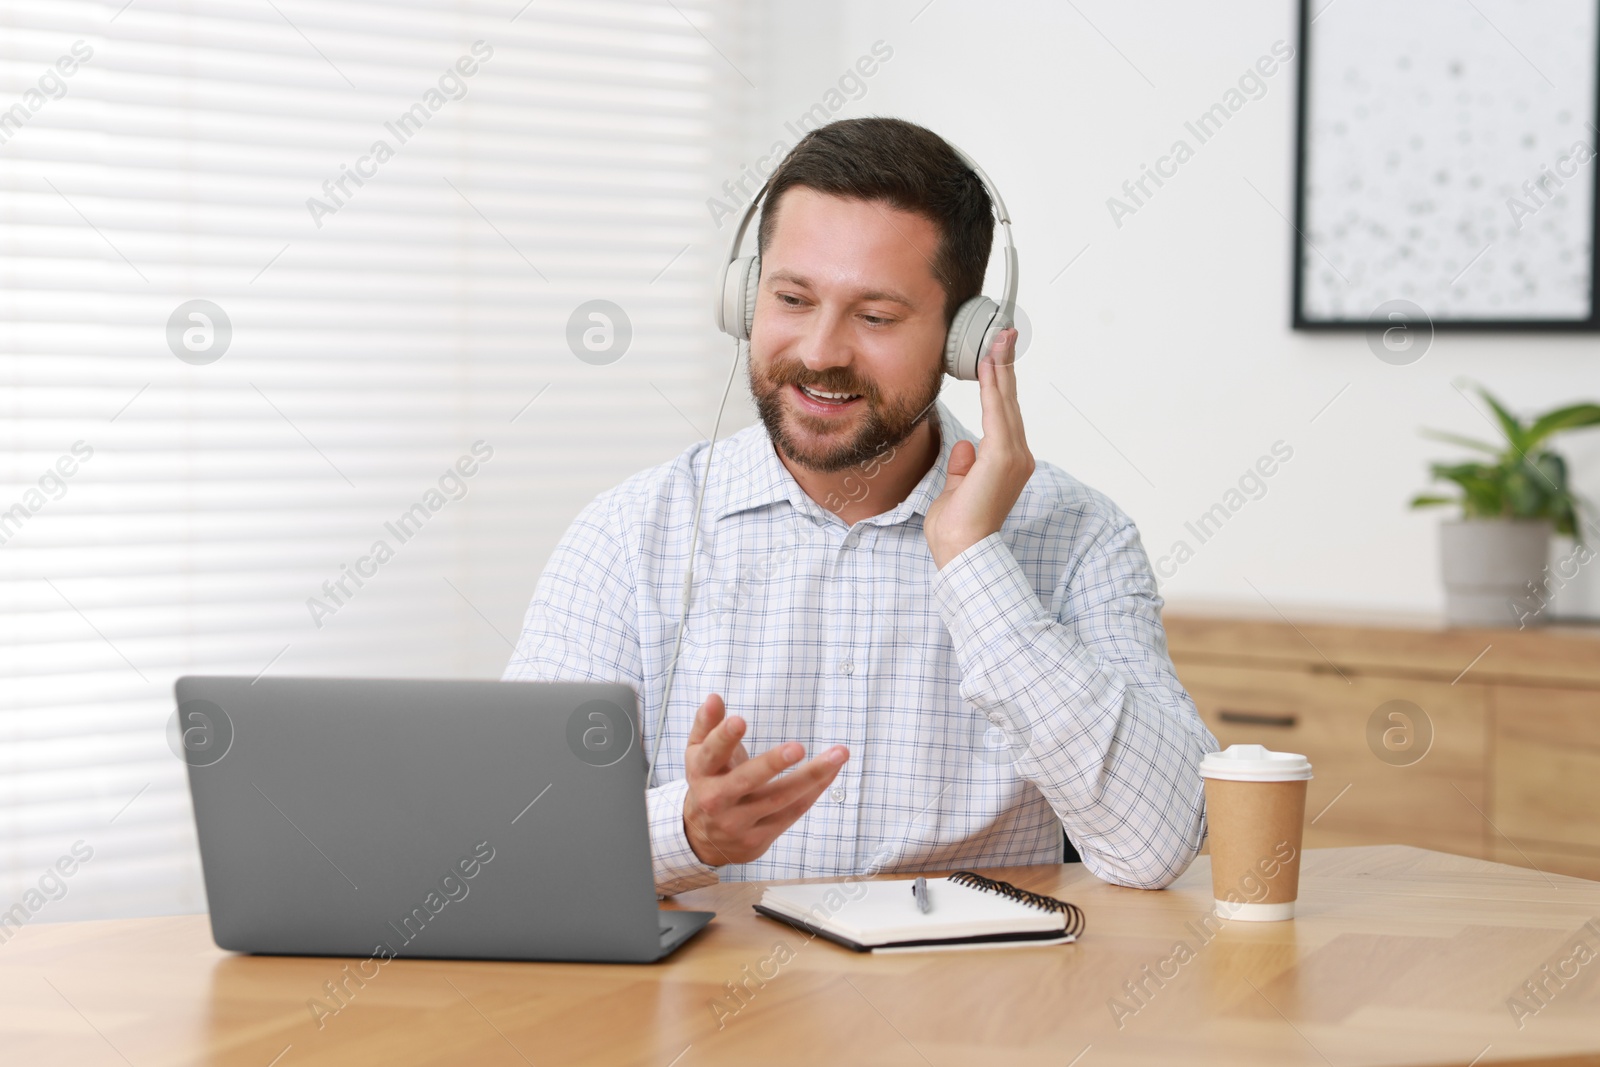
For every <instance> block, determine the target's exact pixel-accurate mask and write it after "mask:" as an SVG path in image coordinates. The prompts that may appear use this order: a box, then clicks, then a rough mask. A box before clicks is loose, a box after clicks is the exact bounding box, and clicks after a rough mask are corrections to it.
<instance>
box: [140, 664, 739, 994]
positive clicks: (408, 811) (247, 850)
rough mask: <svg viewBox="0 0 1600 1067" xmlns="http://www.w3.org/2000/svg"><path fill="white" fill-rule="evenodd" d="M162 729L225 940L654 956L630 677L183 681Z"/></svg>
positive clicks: (435, 953) (661, 925)
mask: <svg viewBox="0 0 1600 1067" xmlns="http://www.w3.org/2000/svg"><path fill="white" fill-rule="evenodd" d="M175 689H176V695H177V703H178V711H177V717H176V728H175V729H174V730H173V731H172V732H171V733H172V737H171V739H172V740H173V743H174V745H175V750H176V751H179V752H180V754H181V755H182V756H183V757H184V759H185V762H187V763H188V765H189V789H190V793H191V795H192V797H193V800H194V816H195V825H196V827H197V829H198V831H199V836H200V859H201V865H202V867H203V869H204V872H205V883H206V895H207V897H208V898H209V900H210V906H211V932H212V936H213V938H215V940H216V943H217V945H218V946H219V947H221V948H224V949H228V950H231V951H234V952H256V953H272V954H283V955H311V956H360V957H376V958H379V959H387V958H399V959H405V958H418V957H428V958H447V959H499V960H573V961H583V962H590V963H606V962H616V963H644V962H649V961H652V960H658V959H661V958H662V957H664V956H667V955H668V954H670V953H671V952H672V951H673V950H675V949H676V948H678V946H679V945H682V944H683V943H684V942H685V941H687V940H688V939H689V938H690V937H692V936H693V935H694V934H695V933H696V932H697V931H699V930H700V929H701V928H702V927H704V926H705V925H706V923H707V922H709V921H710V920H711V918H712V917H713V913H711V912H704V911H663V910H660V909H658V908H657V906H656V895H655V887H654V879H653V876H652V873H651V861H650V838H649V828H648V825H647V819H646V813H645V791H644V783H645V758H644V752H643V749H642V745H641V744H640V743H639V731H638V725H637V724H638V698H637V694H636V693H635V692H634V690H633V689H632V688H631V687H629V686H627V685H607V684H585V683H567V682H467V681H421V680H364V679H330V678H261V679H257V680H254V681H252V680H251V679H249V678H222V677H209V678H208V677H185V678H180V679H178V682H177V684H176V686H175Z"/></svg>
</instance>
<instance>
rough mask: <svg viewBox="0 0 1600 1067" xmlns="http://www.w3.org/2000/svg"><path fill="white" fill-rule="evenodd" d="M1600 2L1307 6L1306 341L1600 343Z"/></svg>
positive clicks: (1309, 2) (1301, 232) (1311, 1)
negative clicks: (1570, 337)
mask: <svg viewBox="0 0 1600 1067" xmlns="http://www.w3.org/2000/svg"><path fill="white" fill-rule="evenodd" d="M1597 65H1600V0H1405V2H1403V3H1396V2H1394V0H1301V5H1300V101H1299V124H1298V131H1297V137H1296V141H1297V144H1296V151H1297V154H1298V178H1297V185H1296V191H1295V228H1296V230H1297V238H1296V248H1295V262H1294V298H1293V299H1294V312H1293V323H1294V328H1295V329H1302V330H1316V329H1371V328H1372V327H1373V326H1374V324H1392V323H1411V322H1419V323H1421V322H1426V323H1428V324H1430V325H1431V326H1434V327H1444V328H1471V329H1491V330H1593V329H1597V328H1600V315H1597V312H1600V292H1597V284H1596V282H1597V272H1596V269H1595V248H1596V243H1597V237H1600V227H1597V218H1600V213H1597V211H1596V204H1595V188H1596V181H1595V175H1596V171H1597V170H1600V160H1597V159H1596V149H1597V147H1600V132H1597V123H1600V95H1597V94H1600V79H1597V77H1596V68H1597Z"/></svg>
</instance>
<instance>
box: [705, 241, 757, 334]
mask: <svg viewBox="0 0 1600 1067" xmlns="http://www.w3.org/2000/svg"><path fill="white" fill-rule="evenodd" d="M760 282H761V257H760V256H740V257H739V258H738V259H736V260H734V261H733V262H731V263H729V264H727V265H726V266H724V267H723V268H722V284H721V286H720V287H719V290H718V293H717V306H716V312H717V329H719V330H721V331H722V332H723V333H725V334H727V335H728V336H730V337H737V338H738V339H739V340H741V341H748V340H750V328H751V326H753V325H754V324H755V318H756V287H757V286H758V285H759V284H760Z"/></svg>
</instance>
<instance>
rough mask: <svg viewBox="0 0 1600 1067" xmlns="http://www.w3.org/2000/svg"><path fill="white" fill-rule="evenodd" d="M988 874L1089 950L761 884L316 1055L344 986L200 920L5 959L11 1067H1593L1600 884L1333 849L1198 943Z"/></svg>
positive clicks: (1091, 898) (392, 1010) (416, 1002)
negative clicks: (883, 933) (651, 932)
mask: <svg viewBox="0 0 1600 1067" xmlns="http://www.w3.org/2000/svg"><path fill="white" fill-rule="evenodd" d="M930 873H932V872H930ZM987 873H990V874H999V876H1001V877H1005V878H1008V879H1010V880H1011V881H1014V882H1016V883H1018V884H1020V885H1024V886H1026V887H1027V888H1030V889H1035V890H1039V891H1042V892H1047V893H1052V894H1055V895H1058V896H1062V897H1065V898H1067V899H1070V900H1073V901H1075V902H1077V903H1078V904H1079V905H1080V906H1082V907H1083V908H1084V910H1085V911H1086V912H1087V915H1088V933H1087V936H1086V937H1085V938H1084V940H1083V941H1082V942H1080V943H1079V944H1077V945H1070V946H1063V947H1052V948H1027V949H1004V950H983V951H967V952H944V953H931V954H919V955H900V956H881V957H873V956H867V955H857V954H855V953H852V952H849V951H846V950H844V949H842V948H839V947H837V946H835V945H832V944H830V943H828V942H826V941H822V940H820V939H818V940H808V939H807V937H806V936H805V935H804V934H801V933H800V932H798V931H795V930H792V929H790V928H788V927H784V926H780V925H778V924H775V923H772V922H770V921H768V920H766V919H762V918H760V917H758V916H757V915H755V914H754V913H753V912H752V911H751V910H750V904H751V903H752V902H753V901H755V900H756V899H757V897H758V896H759V895H760V889H761V884H760V883H737V882H735V883H727V884H723V885H718V886H711V887H708V888H705V889H700V890H696V891H694V892H691V893H685V894H683V895H682V896H680V897H678V898H676V900H675V903H676V905H677V906H680V907H685V908H710V909H713V910H715V911H717V912H718V913H719V914H718V918H717V919H716V921H715V922H713V923H712V925H711V926H710V927H709V928H708V929H707V930H706V931H705V932H704V933H702V934H701V935H700V936H699V937H698V938H696V939H695V940H694V941H691V942H690V943H689V944H688V945H686V946H685V947H684V948H682V949H680V950H679V952H678V953H677V954H676V955H675V956H674V957H673V958H671V959H670V960H668V961H667V962H665V963H661V964H655V965H649V966H600V965H588V964H582V965H579V964H518V963H457V962H433V961H410V960H396V961H393V962H390V963H388V964H386V965H385V966H384V967H383V968H382V969H381V970H380V971H378V972H377V974H376V976H375V977H373V978H371V979H370V980H369V981H367V982H366V983H365V985H364V986H357V985H356V984H355V983H354V982H348V983H347V985H348V988H350V989H351V990H352V992H351V994H350V996H349V997H348V1000H347V1002H346V1003H345V1006H344V1007H343V1008H342V1009H340V1010H339V1011H338V1012H337V1013H334V1014H328V1015H325V1016H324V1017H323V1018H322V1020H321V1027H320V1028H319V1026H318V1024H317V1022H316V1021H315V1016H314V1014H313V1012H312V1011H311V1010H310V1008H309V1007H308V1002H309V1001H310V1000H311V999H312V998H313V997H316V996H318V995H319V994H323V995H324V996H325V991H324V983H326V982H330V981H335V982H336V981H339V980H340V979H341V978H343V972H342V971H341V968H342V967H344V966H345V963H346V961H343V960H330V959H304V958H273V957H241V956H232V955H229V954H226V953H223V952H220V951H218V950H217V949H216V947H215V946H213V945H212V943H211V938H210V931H209V927H208V925H207V921H206V919H205V917H204V916H182V917H176V918H156V919H129V920H121V921H112V922H85V923H65V924H60V925H40V926H30V927H27V928H24V929H23V930H22V931H21V932H20V933H19V934H18V935H17V936H16V937H15V938H13V939H12V940H11V941H10V942H8V943H6V944H4V945H0V1003H3V1005H4V1006H3V1008H0V1062H3V1063H5V1064H6V1065H8V1067H9V1065H17V1064H43V1063H67V1064H73V1065H82V1067H92V1065H96V1064H110V1065H122V1064H133V1065H136V1067H145V1065H155V1064H212V1063H215V1064H230V1065H232V1064H239V1065H250V1067H268V1065H274V1067H300V1065H309V1064H329V1065H333V1064H337V1065H339V1067H361V1065H365V1064H472V1065H478V1064H485V1065H495V1064H507V1065H519V1064H525V1063H526V1064H539V1065H541V1067H542V1065H544V1064H571V1063H596V1064H644V1065H651V1067H696V1065H701V1064H756V1065H761V1067H767V1065H775V1064H790V1063H793V1064H872V1065H879V1064H883V1065H893V1064H907V1065H912V1064H939V1065H941V1067H942V1065H946V1064H949V1065H952V1067H953V1065H962V1067H967V1065H971V1064H1050V1065H1052V1067H1068V1065H1079V1067H1100V1065H1102V1064H1135V1063H1136V1064H1152V1065H1157V1064H1158V1065H1162V1067H1167V1065H1171V1064H1180V1063H1184V1064H1209V1063H1215V1064H1230V1065H1233V1064H1263V1065H1265V1064H1271V1065H1281V1064H1314V1065H1318V1067H1326V1065H1334V1067H1347V1065H1355V1064H1401V1063H1404V1064H1435V1063H1437V1064H1445V1063H1452V1064H1457V1065H1462V1067H1464V1065H1467V1064H1469V1063H1476V1064H1489V1063H1546V1064H1558V1063H1559V1064H1578V1063H1586V1064H1590V1063H1600V883H1595V882H1589V881H1584V880H1581V879H1577V878H1567V877H1562V876H1559V875H1552V876H1548V877H1546V876H1544V875H1542V874H1540V873H1539V872H1537V871H1533V870H1526V869H1522V868H1516V867H1509V866H1503V865H1500V864H1495V863H1489V862H1486V861H1482V860H1475V859H1468V858H1465V857H1459V856H1451V855H1446V854H1444V853H1438V852H1428V851H1425V850H1422V849H1416V848H1408V847H1404V846H1378V847H1367V848H1342V849H1324V850H1314V851H1308V852H1307V853H1306V854H1305V868H1304V872H1303V877H1302V881H1301V899H1300V909H1299V910H1300V914H1299V917H1298V918H1297V919H1296V920H1294V921H1293V922H1283V923H1255V924H1252V923H1238V922H1235V923H1229V924H1225V926H1224V927H1223V929H1221V930H1220V932H1215V933H1212V934H1210V935H1209V938H1208V939H1205V938H1202V937H1201V936H1197V933H1196V929H1197V928H1196V927H1195V926H1194V925H1192V924H1194V923H1195V922H1196V921H1197V920H1199V919H1201V918H1202V917H1204V916H1205V915H1206V914H1208V911H1209V908H1210V901H1211V884H1210V872H1209V867H1208V861H1207V858H1206V857H1201V858H1200V860H1199V861H1197V862H1196V863H1195V865H1194V866H1193V867H1192V868H1191V869H1190V870H1189V871H1188V872H1187V873H1186V874H1185V875H1184V877H1183V878H1182V879H1180V880H1179V882H1178V883H1177V884H1176V885H1175V886H1174V887H1173V888H1171V889H1170V890H1168V891H1165V892H1144V891H1140V890H1131V889H1121V888H1118V887H1115V886H1110V885H1106V884H1105V883H1103V882H1100V881H1098V880H1097V879H1095V878H1094V877H1093V876H1092V875H1090V874H1089V873H1088V872H1086V871H1085V870H1084V869H1083V868H1082V867H1081V866H1079V865H1076V864H1073V865H1067V866H1061V867H1017V868H1007V869H1002V870H1000V871H998V872H996V871H989V872H987ZM1586 924H1592V925H1586ZM1577 939H1587V945H1588V948H1589V949H1590V950H1592V952H1593V953H1594V954H1593V955H1589V956H1588V957H1587V960H1586V962H1582V963H1579V962H1573V958H1574V956H1575V953H1574V952H1573V951H1572V949H1571V947H1570V946H1572V945H1573V944H1574V942H1575V940H1577ZM1180 941H1182V942H1186V943H1187V946H1188V951H1187V952H1186V953H1176V954H1175V948H1176V945H1177V943H1178V942H1180ZM780 945H781V946H784V947H783V948H781V949H780V948H779V947H778V946H780ZM1576 955H1584V954H1582V953H1578V954H1576ZM1563 961H1566V962H1565V963H1564V962H1563ZM1546 964H1549V965H1550V967H1551V968H1552V970H1551V971H1550V972H1543V973H1541V968H1543V967H1544V966H1545V965H1546ZM1146 967H1148V968H1150V971H1149V972H1146V970H1145V968H1146ZM747 968H748V969H747ZM1558 970H1564V971H1566V972H1567V975H1568V977H1567V978H1566V979H1565V980H1564V982H1563V980H1562V979H1560V978H1551V977H1544V975H1545V974H1549V975H1554V974H1555V973H1556V971H1558ZM762 974H765V975H766V976H767V977H765V978H762V977H761V975H762ZM1151 975H1154V976H1155V977H1151ZM1163 975H1165V976H1166V977H1162V976H1163ZM752 976H753V977H752ZM1530 979H1532V980H1534V981H1535V982H1538V981H1540V980H1541V979H1542V980H1543V981H1544V983H1545V988H1546V989H1547V991H1548V996H1547V998H1542V999H1544V1003H1542V1004H1541V1003H1538V1002H1535V1001H1532V1000H1528V999H1527V998H1526V993H1525V991H1524V988H1523V983H1524V982H1525V981H1528V980H1530ZM741 982H744V983H745V988H746V989H747V990H749V992H745V993H744V994H743V996H742V1002H741V1001H740V1000H734V999H732V998H731V997H730V993H729V990H730V985H729V983H732V984H734V985H737V984H739V983H741ZM1125 982H1132V983H1135V984H1138V983H1142V984H1143V987H1144V989H1145V990H1146V992H1144V993H1141V994H1140V995H1139V997H1138V998H1137V999H1135V998H1134V997H1132V996H1130V995H1129V993H1128V991H1127V988H1126V987H1125V986H1124V983H1125ZM1558 983H1561V984H1560V985H1558ZM1519 995H1520V996H1521V997H1522V998H1523V1006H1524V1011H1523V1012H1522V1013H1521V1017H1520V1018H1518V1017H1517V1016H1516V1015H1514V1014H1513V1012H1512V1010H1511V1008H1510V1007H1509V1006H1508V999H1509V998H1512V997H1515V996H1519ZM1117 1003H1120V1004H1121V1005H1122V1007H1121V1009H1120V1010H1116V1009H1114V1008H1113V1005H1114V1004H1117ZM719 1006H720V1007H719ZM1519 1024H1520V1025H1519Z"/></svg>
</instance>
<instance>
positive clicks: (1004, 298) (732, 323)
mask: <svg viewBox="0 0 1600 1067" xmlns="http://www.w3.org/2000/svg"><path fill="white" fill-rule="evenodd" d="M946 143H948V142H946ZM950 149H951V151H953V152H955V154H956V155H957V156H960V157H961V162H963V163H965V164H966V165H967V166H969V167H971V168H972V173H974V174H976V175H977V176H978V180H979V181H980V182H982V183H983V187H984V189H985V190H986V191H987V192H988V194H989V199H990V200H993V201H994V212H995V217H996V218H997V219H998V220H999V222H1000V227H1001V229H1002V230H1003V231H1004V235H1005V242H1006V249H1005V254H1006V287H1005V291H1004V292H1003V293H1002V294H1001V297H1000V303H999V304H996V303H995V302H994V301H993V300H990V299H989V298H988V297H986V296H975V297H973V298H972V299H971V300H968V301H967V302H966V303H964V304H962V305H961V306H960V307H959V308H957V309H956V316H955V318H954V319H953V320H951V323H950V330H949V332H948V333H946V334H945V339H944V369H945V372H946V373H948V374H950V375H951V376H952V377H955V378H960V379H962V380H964V381H969V382H975V381H977V380H978V359H979V357H981V356H982V355H983V354H984V353H985V352H987V351H989V349H990V347H992V346H993V344H994V339H995V337H996V335H998V334H999V333H1000V331H1001V330H1004V329H1006V328H1008V327H1010V326H1011V325H1012V324H1013V322H1014V320H1015V313H1016V307H1017V246H1016V245H1015V244H1013V243H1012V241H1011V215H1010V213H1009V212H1008V211H1006V202H1005V201H1004V200H1002V199H1000V190H998V189H996V188H995V187H994V183H993V182H991V181H990V180H989V176H988V175H987V174H985V173H984V172H983V168H982V167H980V166H978V165H977V164H976V163H974V162H973V161H972V157H971V156H969V155H967V154H966V153H965V152H963V151H961V149H959V148H957V147H956V146H955V145H950ZM779 170H780V172H781V170H782V168H781V167H780V168H779ZM771 185H772V181H771V179H768V181H767V184H766V185H763V186H762V187H761V190H760V192H758V193H756V195H755V198H754V199H752V200H751V201H750V205H749V206H748V207H746V208H745V209H744V217H743V218H741V219H740V220H739V228H738V229H737V230H736V231H734V234H733V244H732V246H730V247H729V249H728V256H727V259H726V260H725V261H724V262H723V264H722V274H721V276H720V277H719V278H718V279H717V292H716V302H715V305H714V308H713V312H714V314H715V316H716V320H717V329H719V330H721V331H722V332H723V333H725V334H728V335H729V336H730V337H734V338H737V339H738V340H741V341H748V340H750V329H751V327H752V326H753V325H754V324H755V319H756V289H757V287H758V286H759V285H760V283H761V257H760V256H759V255H754V256H741V255H739V245H740V244H741V243H743V241H744V233H745V230H747V229H749V227H750V220H751V219H753V218H755V214H756V205H758V204H759V203H761V200H762V198H763V197H765V196H766V194H767V189H768V188H770V187H771Z"/></svg>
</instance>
